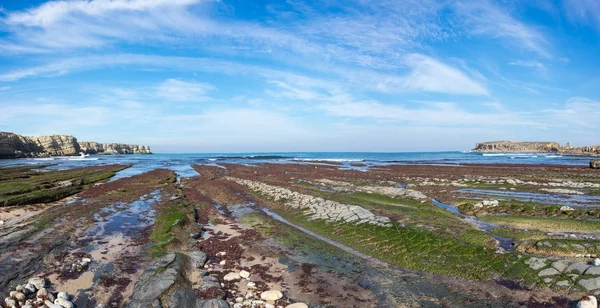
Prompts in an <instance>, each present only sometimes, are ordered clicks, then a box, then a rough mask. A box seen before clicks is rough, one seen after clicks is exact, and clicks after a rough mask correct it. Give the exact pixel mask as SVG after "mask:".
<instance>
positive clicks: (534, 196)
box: [457, 188, 600, 206]
mask: <svg viewBox="0 0 600 308" xmlns="http://www.w3.org/2000/svg"><path fill="white" fill-rule="evenodd" d="M457 192H458V193H463V194H476V195H487V196H498V197H503V198H504V199H513V200H517V201H522V202H537V203H543V204H559V205H569V206H600V196H586V195H559V194H545V193H544V194H543V193H532V192H519V191H505V190H493V189H474V188H464V189H459V190H457Z"/></svg>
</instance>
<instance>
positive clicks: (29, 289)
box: [22, 283, 37, 294]
mask: <svg viewBox="0 0 600 308" xmlns="http://www.w3.org/2000/svg"><path fill="white" fill-rule="evenodd" d="M36 290H37V288H36V287H35V286H34V285H33V284H32V283H27V284H26V285H24V286H23V291H22V292H23V293H25V292H28V293H29V294H31V293H35V291H36Z"/></svg>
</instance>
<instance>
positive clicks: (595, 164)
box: [590, 160, 600, 169]
mask: <svg viewBox="0 0 600 308" xmlns="http://www.w3.org/2000/svg"><path fill="white" fill-rule="evenodd" d="M590 168H592V169H600V160H592V161H590Z"/></svg>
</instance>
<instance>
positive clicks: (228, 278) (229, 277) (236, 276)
mask: <svg viewBox="0 0 600 308" xmlns="http://www.w3.org/2000/svg"><path fill="white" fill-rule="evenodd" d="M223 280H225V281H234V280H240V274H238V273H234V272H231V273H229V274H227V275H225V277H223Z"/></svg>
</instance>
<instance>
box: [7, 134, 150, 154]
mask: <svg viewBox="0 0 600 308" xmlns="http://www.w3.org/2000/svg"><path fill="white" fill-rule="evenodd" d="M80 152H84V153H86V154H152V152H151V151H150V147H148V146H143V145H133V144H121V143H98V142H78V141H77V138H75V137H73V136H69V135H52V136H40V137H26V136H21V135H18V134H14V133H9V132H0V159H7V158H25V157H48V156H70V155H79V153H80Z"/></svg>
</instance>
